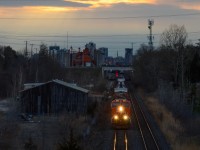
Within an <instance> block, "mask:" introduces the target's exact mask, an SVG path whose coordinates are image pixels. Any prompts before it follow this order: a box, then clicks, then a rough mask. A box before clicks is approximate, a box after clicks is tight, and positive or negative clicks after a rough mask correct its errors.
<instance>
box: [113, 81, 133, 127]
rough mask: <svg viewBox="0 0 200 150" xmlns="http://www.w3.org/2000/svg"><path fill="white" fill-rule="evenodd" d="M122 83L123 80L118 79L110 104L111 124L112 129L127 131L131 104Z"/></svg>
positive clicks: (129, 122)
mask: <svg viewBox="0 0 200 150" xmlns="http://www.w3.org/2000/svg"><path fill="white" fill-rule="evenodd" d="M124 81H125V79H124V78H122V79H118V83H117V87H116V88H114V96H113V98H114V99H113V100H112V102H111V111H112V112H111V113H112V114H111V115H112V116H111V124H112V127H113V128H114V129H128V128H129V127H130V124H131V103H130V98H129V95H128V90H127V88H126V87H125V84H124Z"/></svg>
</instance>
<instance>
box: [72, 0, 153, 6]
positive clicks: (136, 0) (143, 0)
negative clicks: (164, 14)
mask: <svg viewBox="0 0 200 150" xmlns="http://www.w3.org/2000/svg"><path fill="white" fill-rule="evenodd" d="M72 1H73V2H78V3H85V4H91V5H92V6H91V8H97V7H108V6H111V5H112V4H117V3H126V4H155V2H156V0H72Z"/></svg>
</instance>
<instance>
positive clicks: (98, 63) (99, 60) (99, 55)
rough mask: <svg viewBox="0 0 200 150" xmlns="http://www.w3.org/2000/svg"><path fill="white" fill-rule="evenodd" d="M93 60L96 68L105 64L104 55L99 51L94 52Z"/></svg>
mask: <svg viewBox="0 0 200 150" xmlns="http://www.w3.org/2000/svg"><path fill="white" fill-rule="evenodd" d="M94 60H95V62H96V66H98V67H100V66H102V65H104V64H105V55H104V53H102V52H101V51H100V50H96V51H95V56H94Z"/></svg>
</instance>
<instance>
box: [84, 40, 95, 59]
mask: <svg viewBox="0 0 200 150" xmlns="http://www.w3.org/2000/svg"><path fill="white" fill-rule="evenodd" d="M85 48H87V49H88V50H89V53H90V55H91V57H92V58H93V59H94V51H95V50H96V44H95V43H93V42H89V43H88V44H86V45H85Z"/></svg>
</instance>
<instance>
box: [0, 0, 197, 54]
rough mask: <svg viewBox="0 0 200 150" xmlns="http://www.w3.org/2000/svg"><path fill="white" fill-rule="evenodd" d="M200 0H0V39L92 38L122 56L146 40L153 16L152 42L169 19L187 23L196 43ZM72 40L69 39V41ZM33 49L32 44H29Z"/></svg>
mask: <svg viewBox="0 0 200 150" xmlns="http://www.w3.org/2000/svg"><path fill="white" fill-rule="evenodd" d="M199 17H200V2H198V1H197V0H181V1H180V0H168V1H167V2H166V1H164V0H137V1H133V0H93V1H92V0H71V1H64V0H57V1H54V0H42V1H39V0H34V1H25V0H15V1H14V0H8V1H0V20H1V25H0V44H1V45H10V46H12V47H13V48H14V49H16V50H20V49H23V48H25V42H24V41H28V42H29V44H35V45H34V48H37V47H38V45H39V44H40V43H41V42H44V43H46V44H47V45H48V46H50V45H55V44H56V45H59V46H61V47H63V48H64V47H66V48H67V47H70V46H73V47H74V48H75V49H78V47H80V48H81V49H83V48H84V45H85V43H88V42H90V41H92V42H94V43H96V44H97V48H99V47H108V49H109V55H111V56H116V54H117V51H118V52H119V55H120V56H124V50H125V48H132V44H133V49H134V52H135V50H137V49H138V48H139V46H140V45H141V44H142V43H145V44H148V39H147V36H148V34H149V30H148V19H154V21H155V25H154V26H153V28H152V29H153V35H154V45H155V46H158V45H159V36H160V34H161V33H162V32H163V31H164V30H165V29H167V28H169V26H170V25H171V24H177V25H180V26H181V25H184V26H185V28H186V30H187V32H188V39H189V40H190V41H192V42H193V43H195V42H196V41H197V40H198V39H199V36H198V33H199V31H200V30H199V27H198V26H199V24H200V21H199V20H200V19H199ZM67 43H68V44H67ZM28 47H29V49H30V45H29V46H28Z"/></svg>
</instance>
